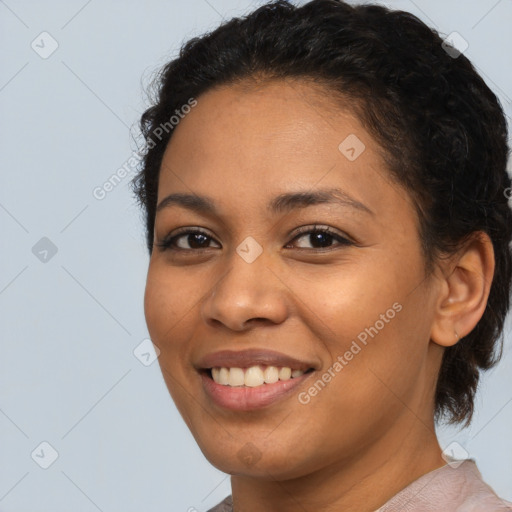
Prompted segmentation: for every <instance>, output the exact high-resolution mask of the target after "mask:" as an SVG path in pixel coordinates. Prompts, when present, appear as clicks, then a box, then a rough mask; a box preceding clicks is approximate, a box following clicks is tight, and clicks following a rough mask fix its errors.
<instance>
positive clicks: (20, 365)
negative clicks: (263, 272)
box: [0, 0, 512, 512]
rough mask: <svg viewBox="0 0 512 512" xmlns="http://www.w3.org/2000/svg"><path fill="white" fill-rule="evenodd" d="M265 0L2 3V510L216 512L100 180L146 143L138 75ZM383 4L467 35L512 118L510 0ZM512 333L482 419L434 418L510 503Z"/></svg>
mask: <svg viewBox="0 0 512 512" xmlns="http://www.w3.org/2000/svg"><path fill="white" fill-rule="evenodd" d="M262 3H263V2H261V1H260V2H249V1H248V0H245V1H244V0H187V1H186V2H184V1H181V2H179V1H177V0H173V1H167V2H165V1H157V0H151V1H146V2H142V1H138V2H137V1H133V0H132V1H126V2H120V1H114V0H109V1H99V0H92V1H89V2H86V1H84V0H73V1H67V2H64V1H63V0H61V1H57V0H53V1H46V2H36V1H34V0H31V1H29V0H25V1H15V0H5V1H0V47H1V48H2V52H1V61H0V112H1V115H0V128H1V131H0V133H1V137H0V155H1V156H0V158H1V165H2V171H1V179H2V181H1V187H0V229H1V233H2V240H3V241H2V250H1V253H0V315H1V318H0V325H1V338H0V339H1V341H0V343H1V353H0V379H1V381H0V510H2V511H4V512H15V511H16V512H21V511H25V512H28V511H30V512H39V511H41V512H42V511H46V512H48V511H50V510H51V511H52V512H59V511H69V510H73V511H84V512H89V511H91V512H93V511H96V510H101V511H103V512H115V511H124V512H129V511H144V512H152V511H155V512H156V511H159V512H160V511H164V510H169V511H171V510H172V511H173V512H174V511H183V512H186V511H187V510H189V509H190V507H194V508H195V509H196V510H198V511H205V510H207V509H208V508H209V507H211V506H212V505H213V504H215V503H217V502H218V501H220V500H221V499H222V498H223V497H224V496H226V495H227V494H229V492H230V487H229V478H228V477H227V476H226V475H224V474H223V473H221V472H219V471H218V470H216V469H215V468H213V467H211V466H210V465H209V464H208V462H207V461H206V460H205V459H204V457H203V456H202V454H201V452H200V451H199V449H198V448H197V446H196V444H195V442H194V441H193V438H192V436H191V435H190V433H189V432H188V430H187V428H186V426H185V424H184V423H183V421H182V420H181V418H180V417H179V415H178V413H177V412H176V410H175V408H174V406H173V404H172V401H171V399H170V397H169V395H168V392H167V389H166V387H165V384H164V382H163V379H162V376H161V374H160V370H159V367H158V364H157V363H156V362H155V363H154V364H152V365H150V366H144V365H143V364H142V363H141V362H140V361H139V360H138V359H137V358H136V357H135V356H134V354H133V351H134V349H135V347H137V346H138V345H139V344H140V343H141V342H142V340H144V339H145V338H147V336H148V334H147V331H146V326H145V322H144V317H143V309H142V300H143V292H144V282H145V274H146V269H147V263H148V255H147V253H146V249H145V245H144V234H143V225H142V220H141V218H140V214H139V211H138V209H137V207H136V205H135V202H134V199H133V197H132V196H131V191H130V188H129V177H127V178H125V179H124V181H123V182H121V183H120V184H119V185H118V186H117V187H116V188H115V189H114V190H112V191H111V192H109V193H108V194H107V195H106V197H105V198H104V199H103V200H97V199H96V198H95V197H94V196H93V190H94V189H95V187H98V186H101V185H102V184H103V183H104V182H105V181H106V180H107V179H108V178H109V177H110V176H111V175H112V174H113V173H115V172H116V170H117V169H119V168H120V167H121V166H122V165H123V164H124V163H125V162H126V161H127V160H128V158H129V157H130V156H131V155H132V151H133V150H134V149H135V145H134V144H133V141H132V139H131V138H130V128H131V127H132V126H134V125H135V123H137V122H138V118H139V116H140V114H141V113H142V111H143V110H144V108H145V103H144V99H143V94H142V90H143V88H142V86H141V78H142V77H143V83H146V84H147V82H148V79H149V77H150V75H151V72H152V71H154V70H156V69H158V67H159V66H160V65H162V64H164V63H165V62H166V61H167V60H168V59H169V58H171V57H172V56H174V55H175V54H176V52H177V50H178V48H179V46H180V45H181V43H182V42H184V41H185V40H187V39H189V38H190V37H192V36H193V35H197V34H200V33H202V32H204V31H206V30H210V29H213V28H214V27H215V26H217V24H218V23H219V22H220V21H221V19H222V17H224V18H226V19H227V18H229V17H231V16H234V15H238V14H241V13H244V12H248V11H250V10H252V9H253V8H254V7H256V6H257V5H260V4H262ZM386 3H387V4H388V5H390V6H391V7H393V8H402V9H404V10H408V11H411V12H413V13H414V14H416V15H418V16H419V17H420V18H422V19H423V20H424V21H426V22H427V23H428V24H429V25H431V26H435V27H437V28H438V29H439V30H440V31H441V32H443V33H444V34H449V33H450V32H452V31H457V32H459V33H460V34H461V35H462V36H463V37H464V38H465V39H466V40H467V41H468V43H469V48H468V49H467V50H466V52H465V53H466V55H467V56H468V57H469V58H470V59H471V60H472V61H473V62H474V63H475V64H476V65H477V67H478V69H479V70H480V71H481V72H482V74H483V76H484V78H485V79H486V80H487V83H488V84H489V85H490V86H491V87H492V88H493V90H494V91H495V92H496V93H497V94H498V96H499V97H500V99H501V101H502V103H503V105H504V107H505V109H506V112H507V115H508V116H509V117H510V116H511V114H512V102H511V97H512V72H511V66H510V64H511V62H510V50H511V49H512V31H511V30H510V26H511V23H512V3H511V2H510V1H508V0H501V1H496V0H473V1H469V2H468V1H464V2H463V1H445V0H436V1H427V0H414V1H412V0H396V1H388V2H386ZM43 31H47V32H48V33H50V34H51V36H52V37H53V38H54V39H55V40H56V41H57V43H58V48H57V50H56V51H55V53H53V54H52V55H51V56H49V57H48V58H47V59H43V58H41V57H40V56H39V55H38V54H37V53H36V52H35V51H34V50H33V49H32V48H31V43H32V41H33V40H34V39H35V38H36V37H37V36H38V35H39V34H40V33H41V32H43ZM36 42H37V39H36ZM49 44H50V42H49V40H47V44H45V48H46V49H48V48H49ZM134 131H136V130H132V132H134ZM42 237H48V238H49V239H50V240H51V241H52V243H53V244H54V245H55V246H56V248H57V250H58V252H57V253H56V254H55V255H54V256H53V257H51V258H49V260H48V261H47V262H46V263H44V262H41V261H40V260H39V259H38V258H36V256H35V255H34V254H33V253H32V247H33V246H34V245H35V244H36V243H37V242H38V241H39V240H40V239H41V238H42ZM511 344H512V339H511V322H510V316H509V319H508V323H507V345H506V350H505V354H504V358H503V361H502V363H501V364H500V366H498V368H497V369H495V370H493V371H491V372H489V373H488V375H487V376H486V377H485V378H484V379H483V382H482V388H481V392H480V393H479V395H478V398H477V414H476V417H475V419H474V422H473V425H472V427H471V428H470V429H468V430H465V431H462V432H458V431H457V430H454V429H442V430H441V431H440V435H441V444H442V445H443V446H446V445H448V444H449V443H451V442H452V441H457V442H458V443H460V444H461V445H462V446H464V447H465V449H466V450H467V451H468V452H469V454H470V456H471V457H474V458H476V460H477V463H478V465H479V468H480V470H481V471H482V473H483V475H484V478H485V479H486V480H487V481H488V482H489V484H491V485H492V486H493V487H494V488H495V490H496V491H497V492H498V494H500V495H501V496H502V497H504V498H507V499H509V500H511V499H512V354H511V352H512V349H511ZM43 441H46V442H48V443H50V444H51V445H52V446H53V447H54V448H55V449H56V450H57V452H58V458H57V460H56V461H55V462H54V463H53V464H52V465H51V466H50V467H49V468H48V469H46V470H45V469H42V468H41V467H39V466H38V465H37V464H36V463H35V462H34V460H33V459H32V458H31V453H32V452H33V450H34V449H36V448H37V447H38V446H39V445H40V443H41V442H43ZM48 454H49V452H48V450H47V451H46V455H45V456H48Z"/></svg>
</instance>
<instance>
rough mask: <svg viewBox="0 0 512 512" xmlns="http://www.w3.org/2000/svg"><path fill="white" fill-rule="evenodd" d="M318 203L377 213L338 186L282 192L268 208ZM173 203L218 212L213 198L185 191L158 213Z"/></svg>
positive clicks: (161, 206) (165, 200)
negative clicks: (311, 190) (307, 190)
mask: <svg viewBox="0 0 512 512" xmlns="http://www.w3.org/2000/svg"><path fill="white" fill-rule="evenodd" d="M316 204H337V205H340V206H343V207H350V208H353V209H356V210H359V211H362V212H365V213H369V214H371V215H375V214H374V212H373V211H372V210H370V208H368V207H367V206H366V205H364V204H363V203H361V202H360V201H357V200H356V199H354V198H353V197H351V196H350V195H349V194H347V193H346V192H344V191H343V190H341V189H338V188H332V189H325V190H315V191H313V192H287V193H284V194H280V195H278V196H276V197H275V198H273V199H272V200H271V201H270V202H269V203H268V205H267V210H268V211H269V212H271V213H273V214H277V213H283V212H289V211H291V210H293V209H297V208H307V207H308V206H312V205H316ZM172 205H178V206H181V207H182V208H186V209H188V210H192V211H194V212H197V213H200V214H206V215H208V214H209V215H215V214H216V213H217V208H216V206H215V202H214V201H213V200H212V199H211V198H209V197H206V196H200V195H197V194H184V193H174V194H169V195H168V196H166V197H164V198H163V199H162V200H161V201H160V203H159V204H158V206H157V207H156V213H157V212H159V211H161V210H162V209H164V208H167V207H170V206H172Z"/></svg>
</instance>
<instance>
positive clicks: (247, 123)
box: [145, 81, 441, 479]
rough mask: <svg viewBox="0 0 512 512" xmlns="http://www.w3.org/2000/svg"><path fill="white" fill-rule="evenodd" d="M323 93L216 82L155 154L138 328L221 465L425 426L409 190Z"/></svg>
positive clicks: (421, 321) (324, 451)
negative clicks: (150, 246)
mask: <svg viewBox="0 0 512 512" xmlns="http://www.w3.org/2000/svg"><path fill="white" fill-rule="evenodd" d="M313 87H316V88H313ZM322 93H324V94H325V95H324V96H323V97H322ZM327 98H328V95H327V94H326V93H325V91H323V90H322V89H320V88H318V86H312V85H308V84H306V83H301V82H298V81H295V82H281V81H275V82H271V83H266V84H265V85H263V86H261V87H259V88H247V87H246V88H242V87H240V86H224V87H221V88H217V89H216V90H213V91H209V92H207V93H205V94H204V95H202V96H201V97H199V98H197V101H198V103H197V106H195V107H194V108H193V109H192V111H191V112H190V113H189V114H188V115H186V117H184V119H182V120H181V121H180V123H179V125H178V126H177V127H176V128H175V131H174V134H173V136H172V138H171V140H170V143H169V145H168V147H167V149H166V152H165V155H164V158H163V162H162V167H161V173H160V182H159V189H158V204H159V205H160V209H159V210H158V212H157V215H156V223H155V243H156V244H164V243H167V247H163V246H162V247H160V246H159V245H155V247H154V250H153V253H152V255H151V260H150V264H149V271H148V277H147V286H146V294H145V314H146V319H147V323H148V329H149V333H150V335H151V339H152V340H153V342H154V343H155V345H157V347H158V348H159V349H160V351H161V354H160V357H159V362H160V366H161V369H162V371H163V376H164V378H165V381H166V383H167V386H168V388H169V391H170V393H171V395H172V398H173V399H174V401H175V403H176V405H177V407H178V409H179V411H180V413H181V415H182V416H183V418H184V420H185V421H186V423H187V425H188V427H189V428H190V430H191V432H192V434H193V435H194V437H195V439H196V441H197V443H198V444H199V446H200V448H201V450H202V451H203V453H204V454H205V455H206V457H207V458H208V459H209V460H210V461H211V462H212V463H213V464H214V465H216V466H217V467H218V468H219V469H221V470H222V471H225V472H228V473H232V474H238V475H253V476H265V477H268V476H269V475H272V478H276V479H284V478H290V477H294V476H301V475H306V474H308V473H311V472H312V471H315V470H318V469H320V468H326V467H327V466H330V465H333V464H337V463H340V464H343V463H346V462H348V461H350V460H356V459H355V458H357V459H358V460H360V459H361V457H362V454H363V453H366V454H369V453H372V454H373V455H372V456H373V457H374V459H375V460H380V459H379V458H383V457H390V456H392V455H393V454H395V453H396V450H399V449H400V448H399V447H400V446H401V443H403V441H404V439H405V438H407V437H409V438H410V437H411V435H412V436H413V437H414V435H415V433H418V432H420V431H421V432H423V434H425V433H426V434H425V435H428V436H432V437H433V436H434V434H433V423H432V409H433V390H434V385H435V378H436V372H437V370H438V368H439V363H440V356H441V351H440V350H439V347H437V346H436V345H434V344H433V343H430V342H429V340H430V331H431V326H432V322H433V310H434V305H435V292H436V286H435V284H433V282H431V281H430V280H427V279H426V278H425V273H424V261H423V256H422V252H421V246H420V240H419V236H418V228H417V216H416V214H415V209H414V205H413V204H412V202H411V199H410V197H409V196H408V194H407V193H406V192H405V191H404V190H403V189H402V188H400V187H398V186H397V185H396V184H393V183H392V182H391V180H390V179H389V175H388V173H387V170H386V166H385V164H384V162H383V159H382V157H381V156H380V153H379V151H380V148H379V146H378V145H377V143H376V141H375V140H374V139H373V138H372V137H371V136H370V134H369V133H368V132H367V131H366V130H365V129H364V128H363V127H362V125H361V123H360V122H359V121H358V120H357V119H356V118H355V117H353V115H351V114H350V113H349V112H348V111H343V110H340V107H339V105H338V106H336V105H335V104H334V103H331V102H329V100H328V99H327ZM171 194H182V196H179V197H181V199H182V200H179V197H177V196H174V200H173V198H170V197H169V196H170V195H171ZM184 195H187V196H188V195H193V196H194V197H193V198H188V199H186V198H185V196H184ZM166 198H167V200H166ZM194 198H195V200H191V199H194ZM198 198H200V200H198ZM197 230H200V231H201V233H202V234H199V235H198V234H194V233H192V234H191V233H190V232H191V231H192V232H194V231H197ZM326 230H327V232H326ZM171 238H172V240H171ZM212 367H214V368H221V367H224V368H225V369H222V370H219V369H215V370H213V373H214V374H215V379H216V380H217V381H218V382H215V381H214V380H213V379H212V370H211V368H212ZM249 367H251V369H250V370H247V368H249ZM283 367H284V369H282V368H283ZM288 367H289V368H290V369H291V370H292V371H294V370H295V371H294V373H293V375H294V377H292V378H290V377H289V374H290V372H289V370H287V368H288ZM226 368H227V369H226ZM233 368H234V370H233ZM296 370H303V371H305V373H304V374H302V375H301V374H300V373H301V372H300V371H296ZM287 377H288V378H287ZM278 378H280V379H279V380H277V382H276V379H278ZM264 379H266V381H267V382H265V383H262V380H264ZM242 383H243V385H242ZM232 384H233V385H232ZM246 384H247V385H246ZM431 426H432V428H430V427H431ZM430 430H431V431H432V432H431V431H430Z"/></svg>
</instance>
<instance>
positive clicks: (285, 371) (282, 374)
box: [279, 366, 292, 380]
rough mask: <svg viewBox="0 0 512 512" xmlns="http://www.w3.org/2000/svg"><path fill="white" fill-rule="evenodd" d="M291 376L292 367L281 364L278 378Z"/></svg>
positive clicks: (286, 378) (282, 378) (285, 378)
mask: <svg viewBox="0 0 512 512" xmlns="http://www.w3.org/2000/svg"><path fill="white" fill-rule="evenodd" d="M291 376H292V369H291V368H288V367H287V366H283V367H282V368H281V369H280V370H279V380H288V379H289V378H290V377H291Z"/></svg>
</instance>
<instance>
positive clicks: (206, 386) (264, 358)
mask: <svg viewBox="0 0 512 512" xmlns="http://www.w3.org/2000/svg"><path fill="white" fill-rule="evenodd" d="M195 368H196V370H197V371H198V373H199V375H200V377H201V381H202V384H203V390H204V392H205V395H206V398H207V399H208V401H209V402H210V403H212V404H214V405H216V406H218V407H221V408H222V409H224V410H225V409H229V410H232V411H250V410H256V409H262V408H268V407H270V406H273V405H275V404H276V403H277V402H281V401H283V400H285V399H287V398H293V396H294V395H296V394H297V393H296V392H297V391H298V388H299V387H301V386H302V385H303V383H304V382H305V381H306V380H309V379H310V378H312V375H313V374H314V373H315V372H316V370H318V369H319V368H320V363H314V362H311V361H310V362H307V361H305V360H299V359H296V358H294V357H290V356H287V355H285V354H282V353H279V352H275V351H269V350H259V349H247V350H242V351H232V350H225V351H221V352H216V353H213V354H209V355H207V356H205V357H203V358H202V359H201V360H199V361H198V362H197V364H196V366H195Z"/></svg>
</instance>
